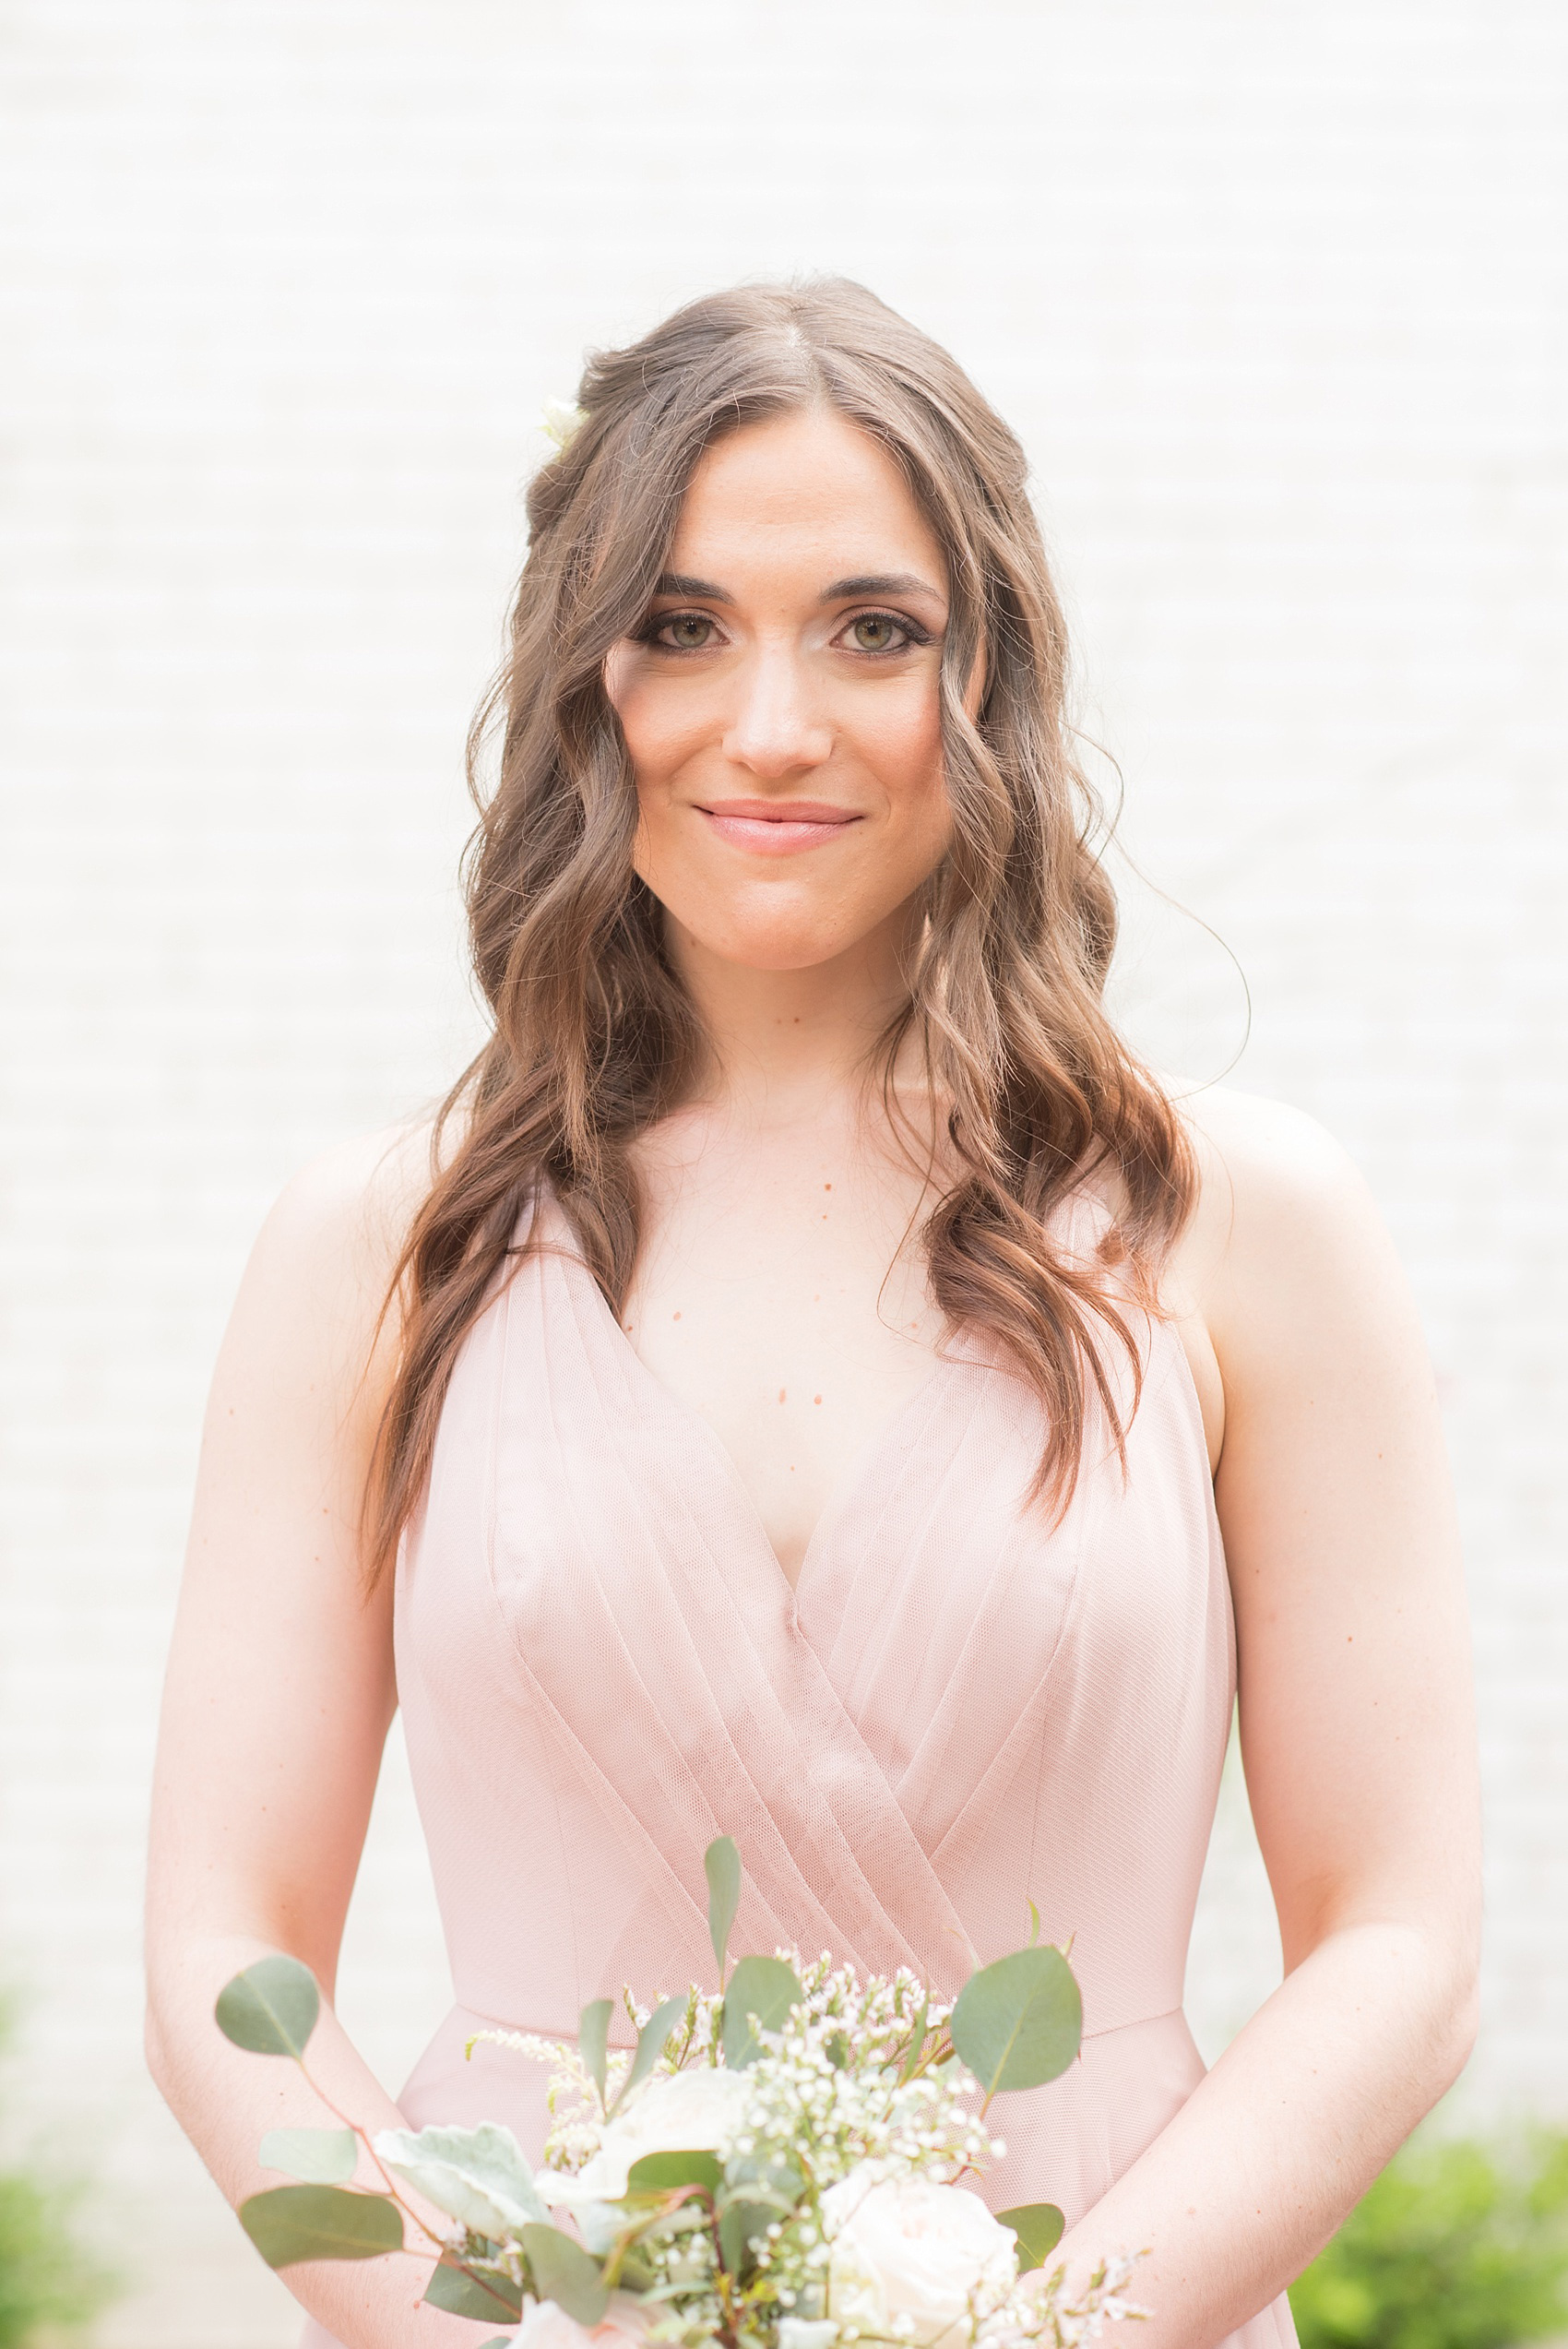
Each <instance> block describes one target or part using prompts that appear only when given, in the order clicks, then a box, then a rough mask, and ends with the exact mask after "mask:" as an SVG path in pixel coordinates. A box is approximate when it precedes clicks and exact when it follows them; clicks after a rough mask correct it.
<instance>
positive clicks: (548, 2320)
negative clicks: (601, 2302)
mask: <svg viewBox="0 0 1568 2349" xmlns="http://www.w3.org/2000/svg"><path fill="white" fill-rule="evenodd" d="M512 2338H513V2342H514V2344H515V2349H589V2344H590V2343H592V2344H593V2349H645V2343H647V2318H646V2317H645V2316H644V2315H643V2312H642V2308H641V2306H640V2305H639V2303H638V2302H637V2301H636V2300H634V2299H633V2297H632V2295H631V2294H630V2293H629V2292H612V2294H611V2295H610V2306H609V2307H608V2308H606V2310H605V2311H604V2314H603V2315H602V2316H601V2317H600V2320H599V2322H598V2323H597V2324H595V2325H583V2324H579V2323H578V2322H577V2320H576V2317H569V2316H568V2315H567V2314H566V2311H565V2309H564V2308H563V2307H558V2306H557V2305H556V2303H555V2302H554V2301H553V2300H530V2301H529V2308H528V2314H527V2315H526V2316H525V2317H524V2319H523V2322H522V2329H521V2331H518V2332H516V2333H514V2334H513V2336H512Z"/></svg>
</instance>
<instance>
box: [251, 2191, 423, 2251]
mask: <svg viewBox="0 0 1568 2349" xmlns="http://www.w3.org/2000/svg"><path fill="white" fill-rule="evenodd" d="M240 2224H241V2225H242V2226H243V2227H244V2230H245V2233H246V2234H247V2235H248V2236H250V2239H251V2241H252V2242H253V2243H254V2244H255V2248H256V2249H257V2250H258V2251H259V2252H260V2253H261V2256H262V2258H263V2259H264V2260H266V2261H267V2266H268V2267H269V2268H291V2267H293V2266H294V2265H295V2264H296V2263H297V2262H298V2261H299V2260H376V2259H379V2258H380V2257H381V2255H382V2253H383V2252H384V2251H400V2250H401V2249H402V2248H403V2214H402V2212H401V2211H399V2210H398V2205H397V2204H396V2202H393V2201H390V2200H388V2199H387V2197H386V2195H385V2194H346V2193H345V2192H344V2191H343V2189H342V2188H341V2187H340V2186H274V2187H273V2188H271V2189H270V2190H269V2191H268V2192H267V2193H266V2194H253V2195H252V2196H251V2198H250V2200H248V2201H246V2202H242V2203H241V2204H240Z"/></svg>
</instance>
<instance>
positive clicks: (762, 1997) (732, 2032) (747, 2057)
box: [724, 1958, 804, 2071]
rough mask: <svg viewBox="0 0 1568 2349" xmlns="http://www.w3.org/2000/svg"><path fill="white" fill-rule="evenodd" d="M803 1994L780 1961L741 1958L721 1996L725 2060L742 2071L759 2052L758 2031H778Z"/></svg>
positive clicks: (733, 2068)
mask: <svg viewBox="0 0 1568 2349" xmlns="http://www.w3.org/2000/svg"><path fill="white" fill-rule="evenodd" d="M803 1995H804V1994H803V1993H802V1989H801V1985H800V1983H799V1982H798V1981H797V1979H796V1977H795V1970H794V1968H793V1966H789V1965H786V1964H785V1962H784V1961H783V1959H782V1958H742V1960H741V1962H740V1964H739V1965H738V1966H737V1967H736V1968H735V1971H734V1973H732V1974H731V1977H730V1987H729V1989H728V1990H727V1991H726V1992H725V1994H724V2061H725V2063H726V2064H727V2065H728V2066H729V2068H730V2069H731V2071H744V2069H746V2066H747V2065H748V2064H754V2063H755V2061H756V2059H757V2057H759V2056H760V2055H761V2053H762V2042H761V2040H760V2039H759V2038H758V2037H757V2032H758V2031H759V2030H760V2031H777V2030H778V2028H779V2027H780V2025H781V2024H782V2022H783V2021H784V2018H785V2016H786V2015H787V2014H788V2013H789V2011H790V2008H791V2007H796V2006H799V2004H800V2002H801V1999H802V1996H803Z"/></svg>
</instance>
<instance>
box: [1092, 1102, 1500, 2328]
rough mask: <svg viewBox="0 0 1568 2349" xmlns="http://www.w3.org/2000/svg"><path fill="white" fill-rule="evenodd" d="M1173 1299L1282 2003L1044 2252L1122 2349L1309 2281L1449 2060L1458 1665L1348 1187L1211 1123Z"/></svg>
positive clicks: (1435, 1465) (1420, 1371) (1387, 1252)
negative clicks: (1204, 1349) (1277, 1947)
mask: <svg viewBox="0 0 1568 2349" xmlns="http://www.w3.org/2000/svg"><path fill="white" fill-rule="evenodd" d="M1202 1119H1203V1123H1202V1127H1201V1128H1200V1134H1199V1140H1200V1146H1201V1149H1202V1154H1203V1158H1204V1161H1205V1181H1204V1199H1203V1205H1202V1207H1201V1209H1200V1210H1199V1212H1198V1214H1197V1216H1196V1217H1195V1218H1194V1224H1193V1227H1192V1230H1191V1232H1190V1233H1189V1234H1188V1235H1187V1237H1186V1239H1185V1240H1184V1242H1183V1246H1182V1258H1181V1261H1180V1263H1179V1265H1178V1267H1177V1272H1178V1276H1179V1278H1180V1279H1181V1280H1182V1282H1183V1284H1184V1285H1185V1287H1186V1289H1187V1292H1188V1294H1189V1296H1190V1297H1191V1298H1192V1299H1193V1301H1194V1304H1195V1306H1196V1309H1197V1313H1198V1315H1199V1317H1200V1318H1201V1323H1202V1326H1203V1327H1204V1329H1206V1332H1207V1335H1208V1338H1209V1339H1210V1340H1211V1341H1212V1346H1213V1357H1214V1360H1215V1362H1217V1364H1218V1374H1219V1379H1220V1381H1221V1382H1222V1386H1223V1408H1224V1433H1223V1447H1222V1449H1221V1451H1220V1455H1219V1465H1218V1474H1217V1477H1216V1492H1217V1496H1218V1507H1219V1515H1220V1521H1221V1525H1222V1527H1223V1530H1224V1535H1225V1545H1226V1553H1227V1556H1228V1559H1229V1570H1230V1580H1231V1587H1232V1591H1233V1594H1234V1598H1235V1604H1236V1617H1237V1639H1238V1646H1239V1654H1240V1687H1241V1747H1242V1758H1243V1760H1244V1763H1245V1766H1246V1774H1247V1784H1248V1788H1249V1791H1250V1794H1251V1797H1252V1805H1253V1818H1254V1819H1255V1821H1256V1825H1257V1830H1258V1838H1259V1842H1260V1843H1261V1846H1262V1849H1263V1854H1264V1858H1265V1863H1266V1865H1267V1867H1268V1872H1269V1878H1270V1882H1271V1884H1272V1887H1273V1890H1274V1896H1275V1901H1276V1903H1277V1909H1278V1914H1279V1923H1280V1932H1281V1938H1282V1942H1283V1947H1284V1957H1285V1980H1284V1982H1283V1984H1282V1985H1281V1986H1280V1988H1279V1989H1278V1990H1277V1991H1276V1992H1275V1994H1274V1996H1273V1997H1271V1998H1270V1999H1269V2000H1268V2001H1267V2003H1266V2004H1265V2006H1264V2007H1263V2008H1262V2009H1260V2011H1259V2012H1258V2013H1257V2014H1256V2015H1255V2016H1254V2017H1253V2020H1252V2021H1251V2022H1249V2023H1248V2025H1247V2026H1246V2028H1245V2030H1244V2031H1242V2032H1241V2034H1240V2035H1239V2037H1238V2038H1237V2039H1236V2041H1235V2042H1234V2044H1233V2045H1231V2046H1230V2047H1229V2049H1228V2050H1227V2052H1226V2054H1225V2055H1224V2057H1222V2058H1221V2060H1220V2061H1219V2062H1218V2064H1217V2065H1216V2066H1215V2068H1214V2069H1213V2071H1212V2072H1211V2073H1210V2074H1209V2075H1208V2077H1207V2078H1206V2080H1205V2081H1203V2083H1202V2084H1201V2086H1200V2087H1199V2088H1198V2089H1197V2091H1196V2093H1194V2095H1193V2096H1192V2098H1191V2099H1190V2100H1189V2102H1188V2103H1187V2104H1186V2105H1184V2106H1183V2107H1182V2111H1181V2112H1180V2113H1179V2114H1178V2115H1177V2116H1175V2118H1174V2119H1173V2120H1172V2122H1171V2123H1170V2127H1169V2128H1166V2129H1165V2130H1164V2131H1162V2133H1161V2134H1160V2136H1159V2137H1158V2139H1157V2140H1156V2141H1155V2143H1154V2144H1153V2145H1152V2146H1150V2148H1149V2149H1148V2151H1147V2152H1146V2153H1145V2154H1144V2155H1143V2156H1142V2158H1141V2159H1140V2160H1139V2161H1137V2162H1136V2163H1134V2164H1133V2166H1132V2168H1131V2169H1130V2170H1128V2171H1127V2173H1126V2174H1125V2176H1123V2177H1122V2178H1121V2179H1120V2180H1119V2181H1118V2182H1117V2184H1116V2185H1115V2186H1114V2187H1113V2188H1111V2191H1110V2192H1109V2193H1108V2194H1107V2195H1106V2196H1105V2197H1104V2198H1103V2200H1101V2201H1100V2202H1099V2204H1098V2205H1097V2207H1096V2208H1095V2209H1094V2210H1093V2211H1091V2212H1089V2213H1088V2215H1087V2218H1085V2219H1084V2220H1083V2221H1082V2222H1081V2223H1080V2224H1079V2225H1078V2226H1076V2227H1075V2228H1074V2230H1073V2231H1072V2233H1071V2235H1070V2236H1068V2237H1067V2238H1066V2240H1065V2242H1064V2244H1063V2257H1064V2258H1065V2259H1067V2260H1068V2261H1069V2262H1070V2263H1071V2264H1072V2265H1073V2266H1075V2267H1076V2266H1077V2264H1078V2263H1079V2261H1080V2260H1092V2259H1093V2258H1095V2257H1097V2256H1098V2255H1099V2253H1100V2252H1101V2251H1102V2250H1107V2249H1118V2248H1122V2249H1127V2250H1134V2249H1138V2248H1144V2247H1147V2248H1148V2249H1149V2251H1150V2255H1151V2256H1150V2257H1149V2259H1148V2260H1146V2261H1145V2262H1144V2263H1143V2264H1142V2266H1141V2267H1140V2269H1139V2271H1138V2281H1137V2283H1136V2285H1135V2286H1134V2291H1135V2295H1136V2296H1137V2297H1138V2298H1139V2299H1140V2300H1142V2301H1144V2302H1145V2303H1146V2305H1147V2306H1148V2307H1150V2308H1151V2310H1152V2311H1153V2319H1152V2322H1151V2323H1150V2324H1148V2325H1146V2326H1143V2327H1140V2329H1139V2334H1138V2349H1209V2345H1210V2344H1212V2343H1216V2342H1218V2341H1220V2340H1222V2339H1223V2337H1224V2336H1225V2335H1226V2334H1227V2333H1228V2332H1229V2331H1232V2330H1233V2329H1234V2328H1235V2327H1236V2326H1238V2325H1239V2324H1241V2323H1242V2322H1243V2321H1244V2320H1245V2319H1247V2318H1248V2317H1250V2316H1252V2315H1253V2314H1255V2313H1256V2312H1257V2310H1259V2309H1260V2308H1262V2307H1265V2305H1266V2304H1267V2302H1268V2301H1269V2300H1271V2299H1272V2298H1273V2297H1274V2295H1276V2294H1277V2293H1278V2292H1279V2291H1281V2290H1282V2289H1283V2287H1284V2286H1285V2285H1286V2284H1287V2283H1289V2282H1290V2281H1291V2280H1292V2279H1293V2278H1294V2277H1295V2276H1296V2275H1298V2274H1299V2273H1300V2272H1301V2269H1302V2268H1303V2267H1304V2266H1305V2265H1306V2264H1307V2262H1308V2260H1311V2259H1312V2258H1313V2255H1314V2254H1315V2253H1316V2252H1317V2250H1318V2249H1319V2248H1321V2246H1322V2245H1323V2243H1324V2241H1325V2240H1326V2238H1327V2237H1328V2236H1329V2235H1330V2234H1331V2233H1332V2232H1333V2230H1334V2229H1335V2227H1336V2226H1337V2225H1338V2224H1339V2222H1340V2220H1341V2219H1342V2218H1343V2217H1344V2216H1345V2214H1346V2212H1348V2209H1349V2208H1350V2206H1351V2204H1352V2203H1353V2202H1354V2201H1355V2200H1357V2199H1358V2198H1359V2197H1360V2194H1361V2193H1362V2192H1364V2190H1365V2188H1366V2187H1367V2186H1368V2185H1369V2183H1370V2182H1371V2180H1372V2177H1373V2176H1375V2175H1376V2172H1377V2171H1378V2169H1379V2168H1381V2166H1382V2164H1384V2162H1385V2161H1386V2160H1387V2158H1388V2156H1389V2154H1390V2153H1391V2152H1393V2151H1394V2150H1395V2148H1396V2146H1397V2145H1398V2144H1399V2143H1400V2141H1401V2140H1402V2139H1403V2138H1404V2137H1405V2136H1406V2135H1407V2134H1408V2131H1409V2130H1410V2129H1411V2128H1413V2127H1414V2125H1415V2123H1416V2122H1417V2121H1418V2120H1419V2119H1420V2117H1421V2116H1422V2115H1423V2114H1424V2113H1425V2112H1426V2111H1427V2110H1428V2109H1429V2108H1430V2107H1431V2105H1432V2104H1434V2103H1435V2101H1436V2100H1437V2098H1438V2097H1439V2096H1440V2095H1441V2094H1442V2093H1443V2090H1444V2089H1445V2088H1447V2087H1448V2086H1449V2084H1450V2083H1451V2082H1452V2081H1453V2080H1454V2079H1455V2076H1456V2075H1457V2073H1458V2071H1459V2069H1460V2068H1461V2067H1462V2065H1463V2063H1464V2061H1465V2058H1466V2057H1467V2054H1468V2052H1469V2047H1470V2043H1471V2039H1472V2036H1473V2032H1474V2007H1475V1980H1476V1960H1477V1939H1478V1930H1479V1827H1478V1796H1477V1785H1476V1763H1475V1750H1474V1733H1473V1728H1472V1714H1471V1698H1470V1687H1469V1666H1468V1642H1467V1632H1466V1626H1465V1614H1464V1603H1463V1592H1462V1585H1461V1580H1460V1573H1459V1565H1458V1555H1457V1544H1456V1539H1455V1527H1454V1520H1453V1511H1452V1505H1451V1500H1450V1496H1449V1488H1448V1478H1447V1472H1446V1468H1445V1465H1444V1461H1443V1443H1442V1437H1441V1432H1440V1429H1439V1425H1438V1414H1437V1406H1436V1400H1435V1396H1434V1393H1433V1389H1432V1380H1431V1371H1430V1368H1429V1366H1428V1363H1427V1356H1426V1350H1425V1347H1424V1345H1423V1343H1422V1341H1421V1337H1420V1330H1419V1328H1418V1326H1417V1321H1416V1316H1415V1312H1414V1309H1413V1306H1412V1305H1411V1302H1410V1299H1409V1297H1408V1292H1407V1290H1406V1286H1405V1282H1404V1280H1403V1277H1402V1275H1401V1273H1400V1271H1399V1268H1398V1266H1397V1264H1396V1260H1395V1258H1394V1254H1393V1250H1392V1248H1391V1246H1390V1245H1389V1242H1388V1240H1387V1237H1386V1235H1385V1234H1384V1231H1383V1228H1382V1225H1381V1223H1380V1222H1379V1219H1378V1217H1377V1214H1376V1212H1375V1210H1374V1209H1373V1207H1372V1202H1371V1200H1370V1198H1369V1197H1368V1195H1367V1193H1366V1191H1365V1188H1364V1186H1362V1185H1361V1183H1360V1179H1359V1177H1358V1176H1357V1175H1356V1174H1354V1172H1353V1171H1352V1170H1351V1168H1350V1167H1349V1165H1348V1162H1347V1161H1345V1159H1344V1158H1343V1156H1342V1154H1341V1153H1340V1152H1339V1151H1337V1150H1336V1149H1335V1148H1334V1146H1333V1145H1332V1144H1330V1143H1329V1142H1328V1141H1327V1140H1326V1139H1325V1138H1324V1136H1323V1135H1322V1134H1321V1133H1320V1132H1319V1131H1318V1130H1317V1129H1316V1128H1315V1127H1313V1126H1312V1125H1311V1124H1310V1123H1309V1121H1308V1120H1306V1119H1305V1118H1301V1117H1298V1116H1296V1115H1294V1114H1293V1113H1291V1112H1289V1111H1283V1110H1277V1109H1275V1108H1274V1107H1273V1106H1272V1105H1271V1104H1267V1103H1250V1102H1247V1101H1245V1100H1243V1099H1237V1098H1235V1097H1225V1096H1218V1097H1211V1099H1210V1101H1209V1102H1208V1103H1206V1104H1205V1105H1204V1108H1203V1112H1202Z"/></svg>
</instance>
